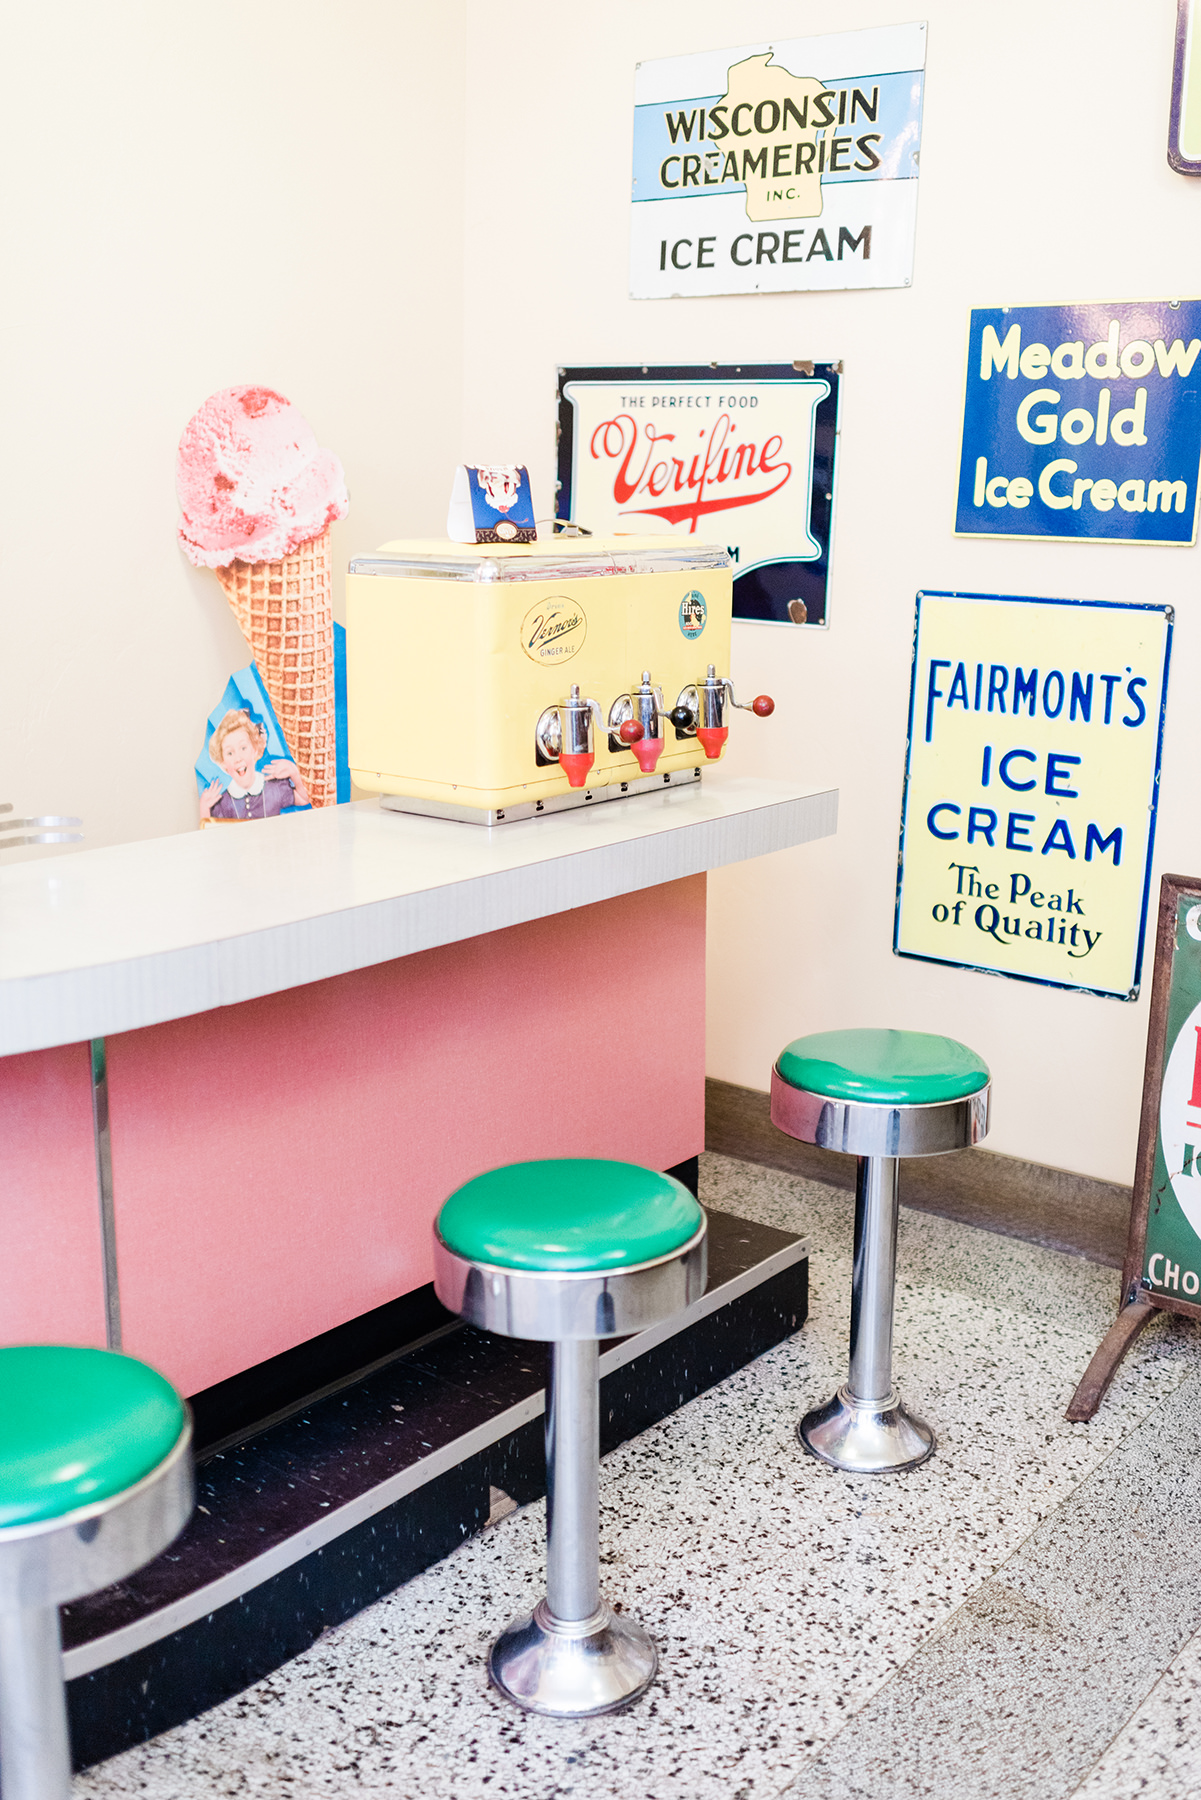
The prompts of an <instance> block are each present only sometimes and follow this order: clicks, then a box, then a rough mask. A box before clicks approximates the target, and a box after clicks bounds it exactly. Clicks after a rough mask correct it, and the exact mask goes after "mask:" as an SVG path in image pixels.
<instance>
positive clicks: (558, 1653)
mask: <svg viewBox="0 0 1201 1800" xmlns="http://www.w3.org/2000/svg"><path fill="white" fill-rule="evenodd" d="M658 1666H659V1656H658V1652H657V1651H656V1649H655V1646H654V1644H653V1643H652V1642H651V1640H650V1638H649V1637H648V1636H647V1634H646V1632H645V1631H644V1630H643V1629H642V1627H641V1625H639V1624H637V1623H636V1622H635V1621H634V1620H633V1619H626V1618H623V1617H621V1616H620V1615H619V1614H617V1613H615V1612H613V1610H612V1609H611V1608H610V1607H609V1606H608V1605H607V1604H606V1602H605V1601H604V1600H602V1601H601V1603H600V1606H599V1607H598V1609H597V1611H596V1612H595V1613H593V1615H592V1617H591V1618H590V1619H581V1620H579V1621H578V1622H574V1623H565V1622H564V1621H563V1620H560V1619H555V1618H552V1616H551V1612H550V1608H549V1607H548V1606H547V1604H546V1601H545V1600H540V1601H539V1602H538V1604H537V1606H536V1607H535V1608H534V1610H533V1612H532V1613H525V1614H523V1615H522V1617H520V1618H517V1619H514V1620H513V1622H512V1624H511V1625H507V1626H506V1627H505V1629H504V1631H502V1632H501V1634H500V1636H499V1637H498V1638H497V1640H496V1642H495V1643H494V1644H493V1646H492V1649H491V1652H490V1653H489V1656H488V1674H489V1676H490V1677H491V1679H492V1682H493V1685H494V1686H495V1687H497V1688H499V1689H500V1691H501V1693H502V1694H504V1696H505V1698H506V1699H508V1700H512V1701H514V1702H515V1703H516V1704H517V1705H518V1706H521V1707H524V1708H525V1710H526V1711H527V1712H535V1713H547V1714H549V1715H551V1716H552V1717H554V1718H558V1719H588V1718H592V1717H593V1716H594V1715H595V1714H597V1713H607V1712H613V1711H614V1710H615V1709H616V1708H617V1707H619V1706H625V1705H627V1704H628V1702H629V1701H631V1700H636V1699H637V1698H638V1696H639V1694H643V1693H645V1692H646V1690H647V1688H648V1687H649V1686H650V1684H651V1682H652V1681H653V1680H654V1679H655V1672H656V1670H657V1669H658Z"/></svg>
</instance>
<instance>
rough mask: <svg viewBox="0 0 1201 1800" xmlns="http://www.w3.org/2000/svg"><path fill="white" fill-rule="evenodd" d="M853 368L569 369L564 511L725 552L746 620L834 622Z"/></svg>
mask: <svg viewBox="0 0 1201 1800" xmlns="http://www.w3.org/2000/svg"><path fill="white" fill-rule="evenodd" d="M841 371H842V365H841V363H838V364H833V363H813V362H795V363H763V364H754V363H743V364H737V365H735V364H730V365H726V366H722V365H721V364H718V363H703V364H699V365H695V366H691V367H690V366H688V365H684V366H682V367H676V368H650V367H646V368H639V367H634V368H580V369H560V371H559V483H558V507H557V512H558V516H559V517H560V518H568V519H571V520H573V521H574V522H575V523H576V524H578V525H580V526H582V527H584V529H585V530H587V531H590V532H591V533H592V534H593V535H594V536H598V537H600V536H603V537H609V536H612V535H613V534H614V533H622V532H633V533H644V534H655V533H662V532H668V533H678V534H679V535H680V536H681V537H685V538H692V539H693V540H694V541H695V542H698V543H718V544H725V545H726V547H727V549H728V550H729V552H730V560H731V562H732V563H733V568H734V617H735V618H736V619H755V620H758V621H760V622H767V623H776V624H784V625H787V624H793V625H825V624H826V623H827V619H828V610H829V583H830V532H831V521H832V518H833V510H834V472H835V451H836V446H837V438H838V391H839V385H840V382H841Z"/></svg>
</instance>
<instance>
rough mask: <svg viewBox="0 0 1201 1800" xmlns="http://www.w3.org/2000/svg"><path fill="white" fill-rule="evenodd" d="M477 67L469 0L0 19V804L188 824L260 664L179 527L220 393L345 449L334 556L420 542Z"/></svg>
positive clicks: (243, 4) (446, 400)
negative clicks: (259, 402) (238, 677)
mask: <svg viewBox="0 0 1201 1800" xmlns="http://www.w3.org/2000/svg"><path fill="white" fill-rule="evenodd" d="M462 71H463V15H462V9H461V7H459V6H448V7H445V8H439V7H421V6H417V5H415V4H396V3H395V0H340V3H339V4H338V5H329V4H327V3H325V0H205V3H204V4H203V5H200V4H198V3H197V0H171V3H170V4H166V5H163V4H161V3H159V0H104V3H102V4H96V3H95V0H46V3H45V4H43V5H39V6H32V7H22V8H17V9H13V10H11V11H10V12H9V13H8V15H7V18H6V24H5V83H4V105H3V107H2V108H0V166H2V167H3V169H4V192H5V199H4V201H3V212H2V213H0V232H2V238H3V245H4V260H5V265H6V274H5V281H4V285H3V292H2V298H0V307H2V308H3V316H4V331H3V333H2V335H0V356H3V359H4V367H3V389H2V391H3V396H4V400H3V430H2V436H0V457H2V459H3V463H2V470H0V509H2V510H0V670H2V671H3V694H4V698H3V701H0V800H11V801H13V802H15V803H16V805H17V806H18V808H20V809H22V810H24V809H28V808H36V809H38V810H41V811H51V812H74V813H79V814H81V815H82V817H83V818H84V821H85V825H86V829H87V841H88V844H89V846H94V845H102V844H106V843H112V842H117V841H120V840H123V839H128V838H136V837H152V836H156V835H159V834H162V833H165V832H172V831H185V830H189V829H192V828H193V827H194V826H195V822H196V794H195V783H194V781H193V780H192V776H191V767H192V764H193V762H194V760H195V758H196V755H197V753H198V750H199V748H200V744H201V741H202V728H203V721H204V718H205V715H206V714H207V713H208V711H209V709H210V708H211V707H212V706H214V705H215V704H216V702H217V700H218V699H219V698H220V694H221V690H222V688H223V687H224V685H225V682H226V679H227V677H228V675H229V674H230V672H231V671H232V670H233V669H235V668H237V667H239V666H240V665H242V664H244V663H245V662H246V661H248V660H249V652H248V650H247V648H246V646H245V644H244V643H243V640H242V636H241V633H240V632H239V631H238V628H237V626H236V625H235V624H234V623H233V619H232V615H231V614H230V612H229V608H228V606H227V605H226V602H225V598H224V596H223V594H222V591H221V588H220V585H219V583H218V582H217V579H216V577H215V576H213V575H212V574H210V573H209V572H208V571H205V570H198V569H194V568H193V567H192V566H191V564H190V563H188V562H187V561H186V560H185V559H184V557H183V555H182V553H181V552H180V551H179V549H178V548H177V545H176V541H175V526H176V521H177V518H178V508H177V505H176V500H175V488H174V469H175V447H176V444H177V442H178V440H179V434H180V432H181V430H182V428H183V426H184V425H185V424H186V422H187V420H188V418H189V417H190V416H191V414H192V413H193V411H194V410H195V409H196V407H197V406H199V405H200V403H201V401H203V400H204V399H205V397H206V396H207V395H208V394H210V393H211V392H213V390H214V389H216V388H221V387H226V386H229V385H232V384H234V383H237V382H263V383H265V384H267V385H269V386H272V387H275V388H277V389H278V390H279V391H280V392H281V393H284V394H286V395H288V397H289V398H290V399H292V400H293V401H295V403H296V404H297V405H298V406H299V407H300V408H301V410H302V411H303V412H304V413H305V415H306V416H307V417H308V419H309V420H310V422H311V424H312V425H313V427H314V429H315V431H316V432H317V435H318V438H319V439H320V441H321V442H322V443H323V444H328V445H330V446H331V447H332V448H333V449H335V450H336V451H337V452H338V454H339V455H340V456H341V458H342V461H343V463H344V465H345V469H346V477H347V482H348V484H349V488H350V495H351V511H350V515H349V517H348V518H347V520H346V521H345V522H344V523H343V524H341V525H340V526H338V527H336V528H335V540H334V551H335V568H341V567H344V566H345V561H346V556H347V554H348V553H350V552H351V551H352V550H354V549H360V548H368V547H370V546H373V545H375V544H377V543H379V542H380V541H381V540H382V539H383V538H385V537H387V536H394V535H396V534H397V533H398V532H418V531H428V530H429V529H430V528H431V526H432V524H433V521H434V520H435V519H436V518H437V516H438V512H439V509H441V508H442V507H444V505H445V493H446V486H447V474H446V471H447V467H448V465H450V464H453V462H454V460H455V456H456V453H457V430H458V417H459V409H460V405H461V390H460V379H461V377H460V358H461V308H462V298H461V297H462V291H463V268H462V231H461V216H460V199H459V196H460V192H461V187H462V138H463V100H462V91H463V75H462ZM340 585H341V584H340V578H339V580H338V586H339V588H340ZM16 854H20V853H18V852H10V853H9V856H10V857H11V856H13V855H16ZM32 854H34V855H43V856H44V855H53V854H61V852H46V851H34V852H33V853H32Z"/></svg>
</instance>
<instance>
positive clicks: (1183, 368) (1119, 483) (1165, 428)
mask: <svg viewBox="0 0 1201 1800" xmlns="http://www.w3.org/2000/svg"><path fill="white" fill-rule="evenodd" d="M1199 357H1201V300H1171V301H1169V300H1154V301H1152V300H1145V301H1144V300H1139V301H1121V302H1115V303H1109V304H1100V305H1091V304H1090V305H1086V306H1017V307H998V308H993V309H991V310H990V309H979V310H976V311H974V312H973V313H972V316H971V331H970V334H969V341H968V366H967V392H966V398H965V402H964V413H963V449H962V454H961V457H960V464H959V499H958V507H957V511H956V517H955V529H956V531H957V532H958V533H961V534H965V535H977V534H982V535H986V536H990V537H1027V538H1030V537H1050V538H1093V539H1101V540H1106V541H1113V540H1121V539H1125V540H1128V541H1132V542H1137V543H1143V544H1191V543H1193V542H1194V540H1195V538H1196V535H1197V465H1198V460H1199V459H1201V364H1199V362H1198V358H1199Z"/></svg>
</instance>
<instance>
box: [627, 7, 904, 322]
mask: <svg viewBox="0 0 1201 1800" xmlns="http://www.w3.org/2000/svg"><path fill="white" fill-rule="evenodd" d="M925 64H926V27H925V25H923V24H916V25H893V26H888V27H885V28H883V29H878V30H871V31H847V32H837V33H834V34H831V35H830V36H826V37H812V38H786V39H776V40H775V41H773V42H771V43H758V44H741V45H739V46H737V47H736V48H735V49H732V50H714V51H707V52H704V53H702V54H699V55H695V56H672V57H664V58H660V59H658V60H656V61H654V62H644V63H640V64H639V65H638V72H637V75H636V78H635V83H634V185H633V209H632V224H631V239H630V292H631V294H632V295H633V297H634V298H635V299H658V298H662V297H665V296H667V295H673V294H755V293H786V292H791V291H795V290H798V289H808V288H880V287H907V286H908V285H909V282H910V281H911V279H912V276H913V240H914V231H915V227H916V219H917V181H918V157H919V153H920V149H921V132H922V84H923V79H924V70H925Z"/></svg>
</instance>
